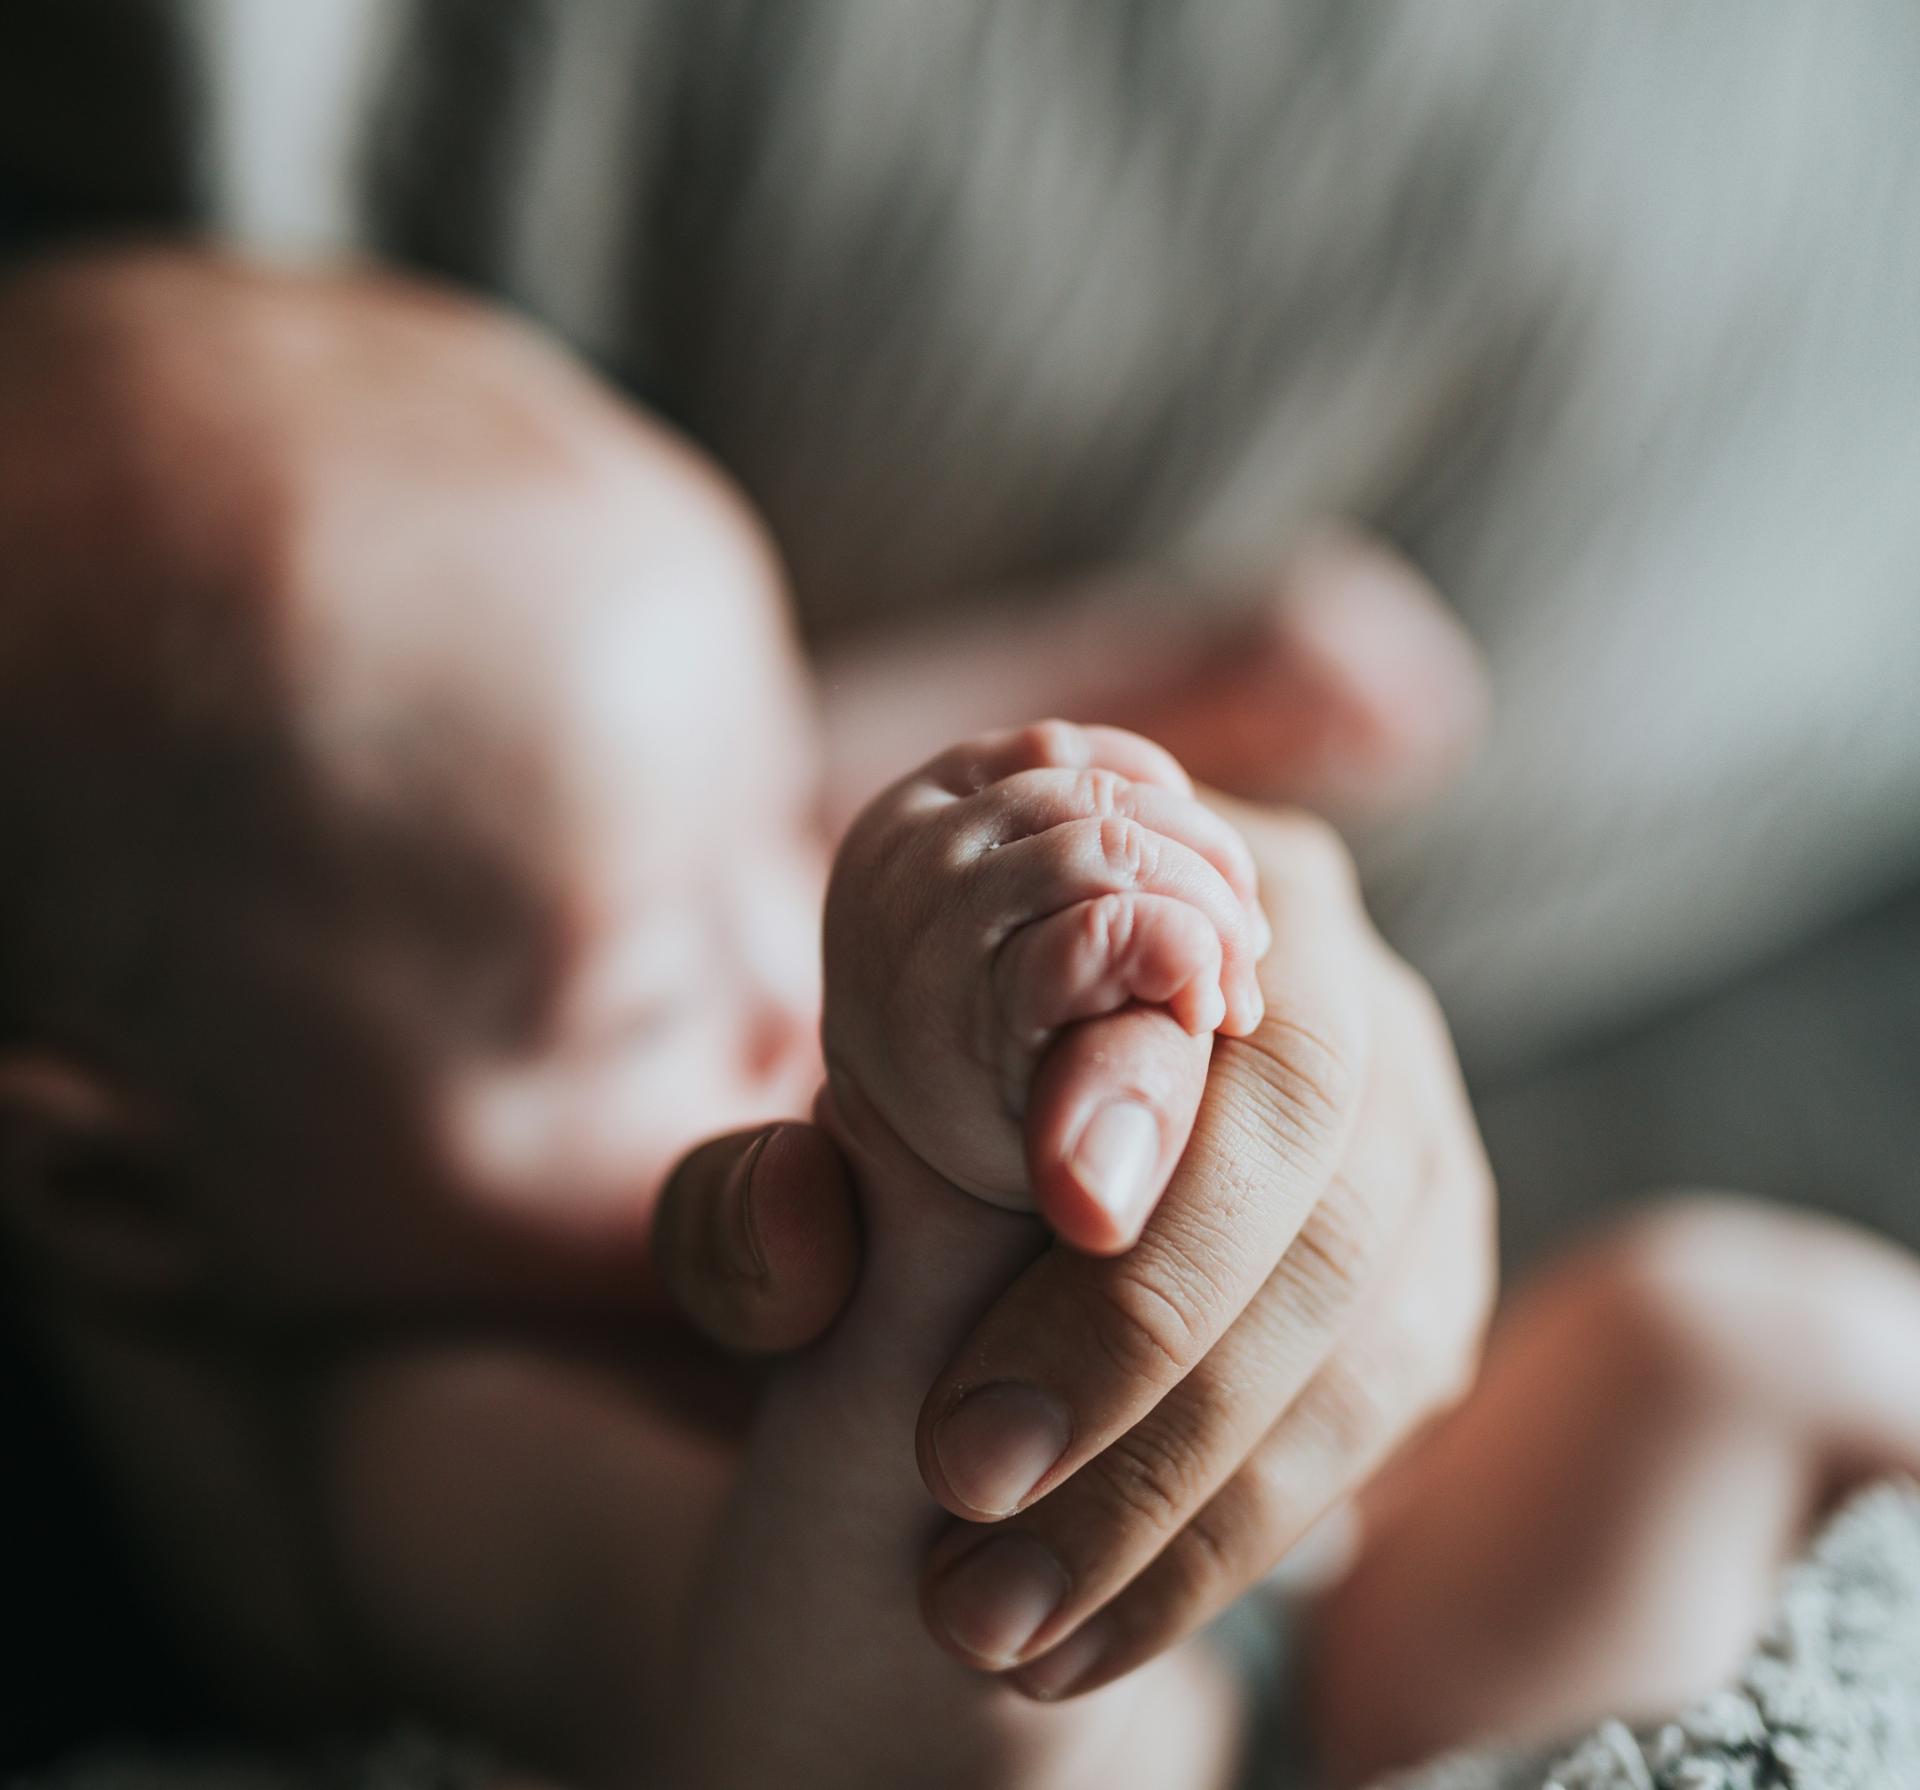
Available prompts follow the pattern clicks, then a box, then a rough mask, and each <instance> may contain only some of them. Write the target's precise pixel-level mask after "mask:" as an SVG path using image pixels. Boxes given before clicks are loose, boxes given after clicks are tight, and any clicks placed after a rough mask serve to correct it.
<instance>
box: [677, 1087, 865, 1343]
mask: <svg viewBox="0 0 1920 1790" xmlns="http://www.w3.org/2000/svg"><path fill="white" fill-rule="evenodd" d="M653 1235H654V1250H655V1257H656V1262H657V1266H658V1270H659V1273H660V1276H661V1279H662V1281H663V1283H664V1284H665V1286H666V1289H667V1292H668V1294H669V1296H670V1297H671V1298H672V1299H673V1301H674V1302H675V1304H677V1305H678V1306H679V1307H680V1309H681V1310H682V1311H683V1312H684V1313H685V1314H686V1315H687V1317H688V1318H689V1319H690V1320H691V1321H692V1322H693V1324H694V1325H695V1326H696V1327H697V1328H698V1329H699V1330H700V1331H701V1332H702V1333H703V1334H704V1335H705V1336H706V1337H707V1338H708V1339H709V1340H710V1341H712V1342H715V1343H718V1344H719V1345H720V1346H721V1347H723V1348H729V1349H737V1350H741V1351H744V1352H749V1353H778V1352H781V1351H784V1350H788V1349H797V1348H799V1347H801V1346H802V1345H803V1344H806V1343H809V1342H812V1341H813V1340H814V1338H815V1337H817V1336H819V1335H820V1334H821V1333H822V1332H823V1331H824V1330H825V1329H826V1328H827V1326H828V1325H829V1324H831V1323H832V1322H833V1320H834V1318H835V1317H836V1316H837V1315H838V1314H839V1311H840V1308H841V1307H842V1306H843V1305H844V1304H845V1303H846V1301H847V1296H848V1294H850V1293H851V1292H852V1290H853V1283H854V1278H855V1275H856V1274H857V1272H858V1268H859V1233H858V1227H857V1220H856V1208H855V1205H854V1196H853V1188H852V1185H851V1183H850V1182H849V1180H848V1177H847V1170H846V1165H845V1163H844V1162H843V1161H842V1159H841V1156H840V1152H839V1150H838V1149H837V1148H836V1147H835V1146H834V1144H833V1142H832V1140H831V1139H830V1138H828V1136H827V1135H826V1133H825V1132H823V1131H821V1130H819V1129H818V1128H817V1127H816V1126H813V1125H804V1124H800V1123H797V1122H794V1123H786V1124H779V1125H769V1126H764V1127H762V1128H760V1129H758V1130H754V1131H738V1132H734V1133H733V1134H731V1135H730V1136H727V1137H721V1138H715V1139H714V1140H713V1141H712V1142H710V1143H705V1144H702V1145H700V1146H699V1148H697V1149H695V1150H694V1151H693V1152H692V1153H691V1154H689V1155H688V1156H687V1157H685V1158H684V1159H683V1160H682V1161H681V1163H680V1165H679V1166H678V1167H677V1168H676V1169H675V1170H674V1171H673V1173H672V1175H671V1176H670V1177H669V1178H668V1181H667V1185H666V1188H665V1191H664V1192H663V1193H662V1195H661V1199H660V1210H659V1212H658V1214H657V1216H656V1217H655V1219H654V1233H653Z"/></svg>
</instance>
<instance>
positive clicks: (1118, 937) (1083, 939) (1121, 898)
mask: <svg viewBox="0 0 1920 1790" xmlns="http://www.w3.org/2000/svg"><path fill="white" fill-rule="evenodd" d="M1135 912H1136V910H1135V907H1134V904H1133V902H1132V901H1131V900H1130V899H1129V898H1128V897H1127V896H1125V895H1099V896H1096V897H1095V898H1094V899H1093V900H1092V901H1088V902H1083V903H1082V904H1081V909H1080V943H1081V944H1082V945H1083V947H1084V948H1085V949H1086V951H1087V953H1088V956H1089V959H1090V960H1091V961H1092V962H1094V963H1097V964H1104V963H1113V962H1116V961H1118V960H1119V959H1120V958H1122V957H1124V956H1125V955H1126V954H1127V952H1128V951H1129V950H1130V949H1131V948H1132V945H1133V935H1134V917H1135Z"/></svg>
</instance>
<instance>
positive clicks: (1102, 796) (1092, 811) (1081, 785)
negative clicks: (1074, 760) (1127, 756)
mask: <svg viewBox="0 0 1920 1790" xmlns="http://www.w3.org/2000/svg"><path fill="white" fill-rule="evenodd" d="M1130 788H1131V785H1130V784H1129V783H1128V782H1127V780H1126V778H1124V777H1122V776H1121V775H1120V773H1119V772H1118V771H1109V770H1107V769H1106V768H1105V767H1104V766H1101V765H1089V766H1088V767H1087V768H1086V769H1085V770H1084V771H1081V772H1079V773H1078V774H1077V775H1076V776H1075V778H1074V781H1073V790H1072V794H1071V795H1070V797H1069V801H1070V803H1071V805H1072V806H1073V807H1074V808H1075V809H1076V810H1077V811H1078V812H1080V813H1082V814H1087V815H1092V816H1096V817H1101V816H1106V815H1110V814H1122V813H1124V812H1125V809H1126V803H1127V793H1128V791H1129V789H1130Z"/></svg>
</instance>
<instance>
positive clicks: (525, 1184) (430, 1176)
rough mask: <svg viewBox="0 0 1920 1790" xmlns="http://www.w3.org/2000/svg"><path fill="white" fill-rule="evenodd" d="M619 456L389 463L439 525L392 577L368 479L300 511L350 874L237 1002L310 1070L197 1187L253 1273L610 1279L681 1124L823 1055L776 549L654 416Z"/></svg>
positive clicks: (540, 1281)
mask: <svg viewBox="0 0 1920 1790" xmlns="http://www.w3.org/2000/svg"><path fill="white" fill-rule="evenodd" d="M610 462H611V463H610V464H606V465H600V464H594V465H591V466H588V467H586V468H584V469H583V468H581V467H573V468H570V469H568V470H567V471H566V472H565V475H564V476H562V477H559V478H557V479H545V478H529V477H526V476H523V475H521V474H516V475H515V476H514V477H511V478H508V479H505V480H503V481H502V486H501V489H500V490H499V491H497V492H495V493H493V494H492V495H491V496H490V497H489V498H487V499H483V500H482V501H477V502H476V501H473V493H472V492H470V491H469V492H466V493H465V494H464V501H463V502H462V503H461V505H460V507H459V509H458V512H457V514H454V513H450V514H449V515H447V516H442V517H436V516H435V515H433V514H432V513H431V500H430V499H428V498H427V497H425V496H423V495H422V494H421V493H420V492H419V491H418V490H415V491H413V492H412V493H410V494H409V499H408V509H407V520H406V523H405V526H406V527H407V528H408V529H409V530H413V529H420V530H422V531H423V539H424V538H426V537H427V534H428V533H430V534H431V538H432V540H433V541H434V542H435V543H436V544H435V546H434V549H433V558H432V561H431V564H430V566H428V567H423V565H422V564H421V563H420V562H419V561H418V560H417V559H416V558H414V557H413V556H411V555H409V554H406V553H400V554H391V555H389V556H388V563H389V564H390V566H391V567H392V571H393V576H392V580H391V582H389V581H388V580H387V578H386V577H385V576H384V575H380V576H374V575H369V572H368V568H367V566H366V563H365V560H364V543H365V541H366V540H368V539H369V538H377V536H378V532H379V528H380V525H381V522H382V516H381V514H380V513H379V511H378V509H377V505H378V503H379V501H380V500H379V499H378V498H377V496H375V497H369V498H368V500H367V503H366V504H365V505H361V506H358V507H356V506H353V505H345V506H341V513H340V514H339V515H338V516H337V517H336V519H335V521H334V522H333V523H332V524H330V525H329V528H327V529H322V530H320V531H319V532H318V534H317V535H316V537H315V538H314V539H312V540H310V541H309V542H308V545H307V550H306V563H305V566H304V570H303V574H302V578H301V580H300V586H299V589H300V592H301V593H304V594H300V595H297V596H296V599H295V601H294V603H293V604H292V606H291V620H290V623H289V637H290V639H291V640H292V641H293V642H294V645H293V648H292V657H293V659H294V662H295V663H296V665H297V666H298V667H299V668H300V673H301V681H302V682H303V683H304V685H305V686H306V687H308V688H309V689H311V690H313V691H315V692H318V693H319V694H318V696H317V697H316V700H315V704H314V714H313V716H312V717H311V718H310V720H309V721H308V723H307V733H308V736H309V740H310V743H311V744H313V745H314V746H315V747H316V748H317V750H318V752H319V754H320V755H321V757H322V759H323V761H324V763H325V766H326V771H327V776H328V780H329V784H330V788H331V796H332V799H333V801H334V802H335V804H336V805H337V806H338V807H339V809H340V811H341V812H342V814H343V815H345V816H346V817H347V819H346V821H345V823H344V825H343V828H342V833H343V836H347V837H350V838H351V839H352V840H354V841H356V842H357V843H356V844H355V845H354V847H353V850H354V851H355V852H356V853H357V854H358V856H359V858H360V859H361V860H362V864H361V867H360V868H359V869H358V870H357V871H356V872H355V880H356V885H357V886H358V887H359V888H360V889H361V890H362V891H363V894H362V899H361V903H360V906H359V908H358V909H357V910H356V918H355V919H354V921H353V923H352V924H349V925H346V926H344V927H339V928H336V929H335V934H334V936H333V937H332V938H331V939H330V940H329V941H327V942H325V943H323V944H321V945H318V946H316V945H314V944H313V943H312V941H310V940H306V939H302V941H301V943H300V947H299V949H298V950H297V951H295V952H290V953H289V952H283V953H282V954H281V955H282V956H283V957H291V958H294V959H297V960H298V961H297V967H296V971H295V974H294V977H293V982H292V985H291V987H289V988H288V989H286V990H285V991H284V998H280V999H278V1001H277V1004H275V1005H271V1006H269V1007H267V1008H266V1009H265V1010H264V1018H265V1023H266V1024H267V1025H268V1026H269V1027H271V1028H272V1029H273V1030H274V1031H276V1032H277V1033H279V1034H280V1035H281V1036H282V1038H283V1040H284V1039H285V1038H287V1037H288V1036H294V1043H295V1049H296V1054H295V1058H294V1061H295V1063H296V1064H297V1065H298V1067H297V1068H296V1070H295V1072H294V1073H295V1075H296V1078H297V1080H298V1082H299V1085H300V1088H301V1093H300V1096H299V1098H298V1100H297V1101H296V1102H295V1103H293V1105H292V1106H291V1108H290V1109H289V1111H288V1114H287V1123H286V1124H285V1125H284V1126H282V1127H281V1129H280V1130H279V1131H278V1133H277V1134H275V1135H272V1136H269V1137H267V1138H265V1139H264V1140H263V1141H264V1142H265V1143H266V1144H267V1145H268V1148H267V1150H266V1151H264V1152H262V1151H260V1150H255V1151H254V1152H252V1154H251V1156H250V1158H249V1159H248V1160H247V1161H246V1162H245V1163H244V1165H236V1166H237V1167H238V1168H239V1172H237V1173H235V1174H234V1175H233V1176H232V1177H231V1178H230V1180H229V1182H228V1186H227V1190H226V1195H225V1197H219V1198H216V1199H215V1200H214V1201H213V1213H214V1217H215V1221H216V1222H217V1223H219V1224H221V1225H225V1226H228V1227H230V1232H231V1235H232V1237H233V1240H234V1243H235V1246H236V1248H237V1252H238V1255H239V1259H240V1261H241V1263H242V1265H243V1267H245V1268H246V1269H248V1270H250V1271H252V1272H255V1273H256V1274H257V1275H258V1277H259V1279H258V1284H260V1285H261V1286H262V1287H263V1288H264V1289H270V1290H269V1291H267V1292H265V1293H264V1294H263V1296H265V1297H268V1298H272V1297H277V1296H283V1295H284V1296H287V1297H291V1298H294V1299H296V1300H298V1299H300V1298H304V1297H313V1298H317V1299H318V1300H320V1302H321V1303H323V1304H332V1303H335V1302H345V1303H347V1304H353V1303H355V1302H364V1303H369V1304H376V1305H390V1306H393V1307H394V1308H396V1309H401V1310H404V1309H408V1308H409V1307H410V1306H411V1305H412V1304H414V1303H416V1302H419V1301H423V1300H425V1301H431V1300H432V1299H434V1298H445V1299H447V1300H449V1301H451V1302H455V1303H458V1302H461V1301H463V1300H469V1299H471V1300H476V1301H478V1302H480V1303H483V1304H486V1305H488V1306H490V1307H491V1306H494V1305H497V1304H498V1303H500V1302H501V1301H509V1302H510V1301H512V1300H513V1299H516V1298H524V1299H526V1300H527V1301H529V1302H532V1303H536V1304H537V1303H542V1302H553V1301H559V1302H562V1303H570V1302H577V1301H579V1300H582V1299H587V1300H590V1301H594V1302H598V1301H599V1300H601V1299H610V1300H626V1301H631V1300H632V1299H633V1298H634V1297H635V1295H636V1293H637V1291H638V1290H639V1286H640V1284H641V1282H642V1281H643V1280H644V1278H645V1275H644V1263H645V1246H646V1239H647V1234H648V1229H649V1224H650V1220H651V1216H652V1211H653V1207H654V1204H655V1199H656V1196H657V1193H658V1190H659V1188H660V1185H661V1183H662V1180H663V1178H664V1176H665V1174H666V1172H667V1171H668V1170H669V1169H670V1168H671V1166H672V1165H673V1163H674V1162H675V1161H676V1160H677V1159H678V1158H679V1156H680V1155H682V1154H683V1153H684V1152H685V1151H686V1150H687V1149H688V1148H689V1147H691V1146H692V1145H693V1144H695V1143H697V1142H699V1141H701V1140H702V1139H704V1138H707V1137H710V1136H713V1135H715V1134H717V1133H719V1132H723V1131H726V1130H729V1129H733V1128H736V1127H740V1126H744V1125H747V1124H750V1123H753V1122H755V1121H760V1120H765V1119H768V1118H773V1117H782V1116H795V1115H799V1114H802V1113H804V1112H805V1110H806V1107H807V1102H808V1101H809V1099H810V1098H811V1096H812V1094H813V1092H814V1090H815V1089H816V1088H817V1086H818V1083H819V1079H820V1069H819V1056H818V1042H817V1039H818V1016H819V968H818V962H819V923H820V906H821V899H822V891H823V887H824V877H825V852H824V847H823V844H822V842H821V841H820V839H819V837H818V835H817V819H816V809H815V799H814V795H815V792H814V781H815V760H814V745H813V726H812V719H811V715H810V714H809V712H808V708H807V703H806V698H805V692H804V685H803V680H802V676H801V669H800V664H799V660H798V655H797V653H796V652H795V649H794V646H793V643H792V640H791V636H790V634H789V632H788V629H787V626H786V622H785V616H784V599H783V595H782V592H781V589H780V586H779V582H778V578H777V575H776V574H775V572H774V570H773V567H772V563H771V558H770V555H769V554H768V552H767V550H766V548H765V546H764V544H763V543H762V541H761V540H760V538H759V535H758V533H757V530H756V529H755V528H754V527H753V525H752V524H751V522H750V520H749V519H748V518H747V516H746V515H745V513H744V511H743V510H742V509H741V508H740V506H739V505H738V503H737V501H736V500H735V499H734V498H733V497H732V496H731V495H730V494H728V493H727V492H725V491H724V490H723V489H722V488H721V487H720V485H719V484H718V482H717V480H716V479H715V478H714V476H713V475H712V474H711V473H710V472H709V471H708V470H706V469H705V468H703V467H700V466H697V465H695V464H694V463H693V462H692V461H691V460H690V459H689V458H688V457H687V456H685V455H684V454H682V452H681V451H680V450H679V449H678V448H676V447H674V446H673V445H672V444H671V443H668V442H665V441H664V440H661V439H658V438H642V439H641V440H639V441H636V442H635V443H634V444H632V446H631V451H626V450H623V451H622V452H621V453H616V454H613V455H612V456H611V457H610ZM348 591H350V592H351V593H352V595H351V596H350V597H346V596H343V595H342V593H343V592H348ZM368 816H372V817H373V818H372V820H371V821H369V820H368V818H367V817H368ZM295 1034H299V1035H298V1036H295ZM307 1035H310V1037H311V1040H312V1042H311V1044H310V1045H309V1044H308V1043H307V1041H306V1040H307ZM245 1104H246V1098H245V1096H244V1095H242V1096H241V1097H240V1098H239V1099H237V1100H229V1101H226V1102H223V1103H216V1104H214V1105H213V1106H211V1107H210V1109H209V1110H210V1111H211V1112H212V1113H213V1114H214V1115H215V1123H218V1114H219V1113H220V1112H221V1111H222V1110H223V1109H224V1110H227V1111H231V1110H233V1109H235V1108H237V1107H239V1106H243V1105H245ZM263 1179H266V1180H270V1181H271V1182H272V1183H273V1185H272V1186H271V1187H270V1188H263V1187H262V1186H261V1185H260V1183H261V1182H262V1180H263Z"/></svg>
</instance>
